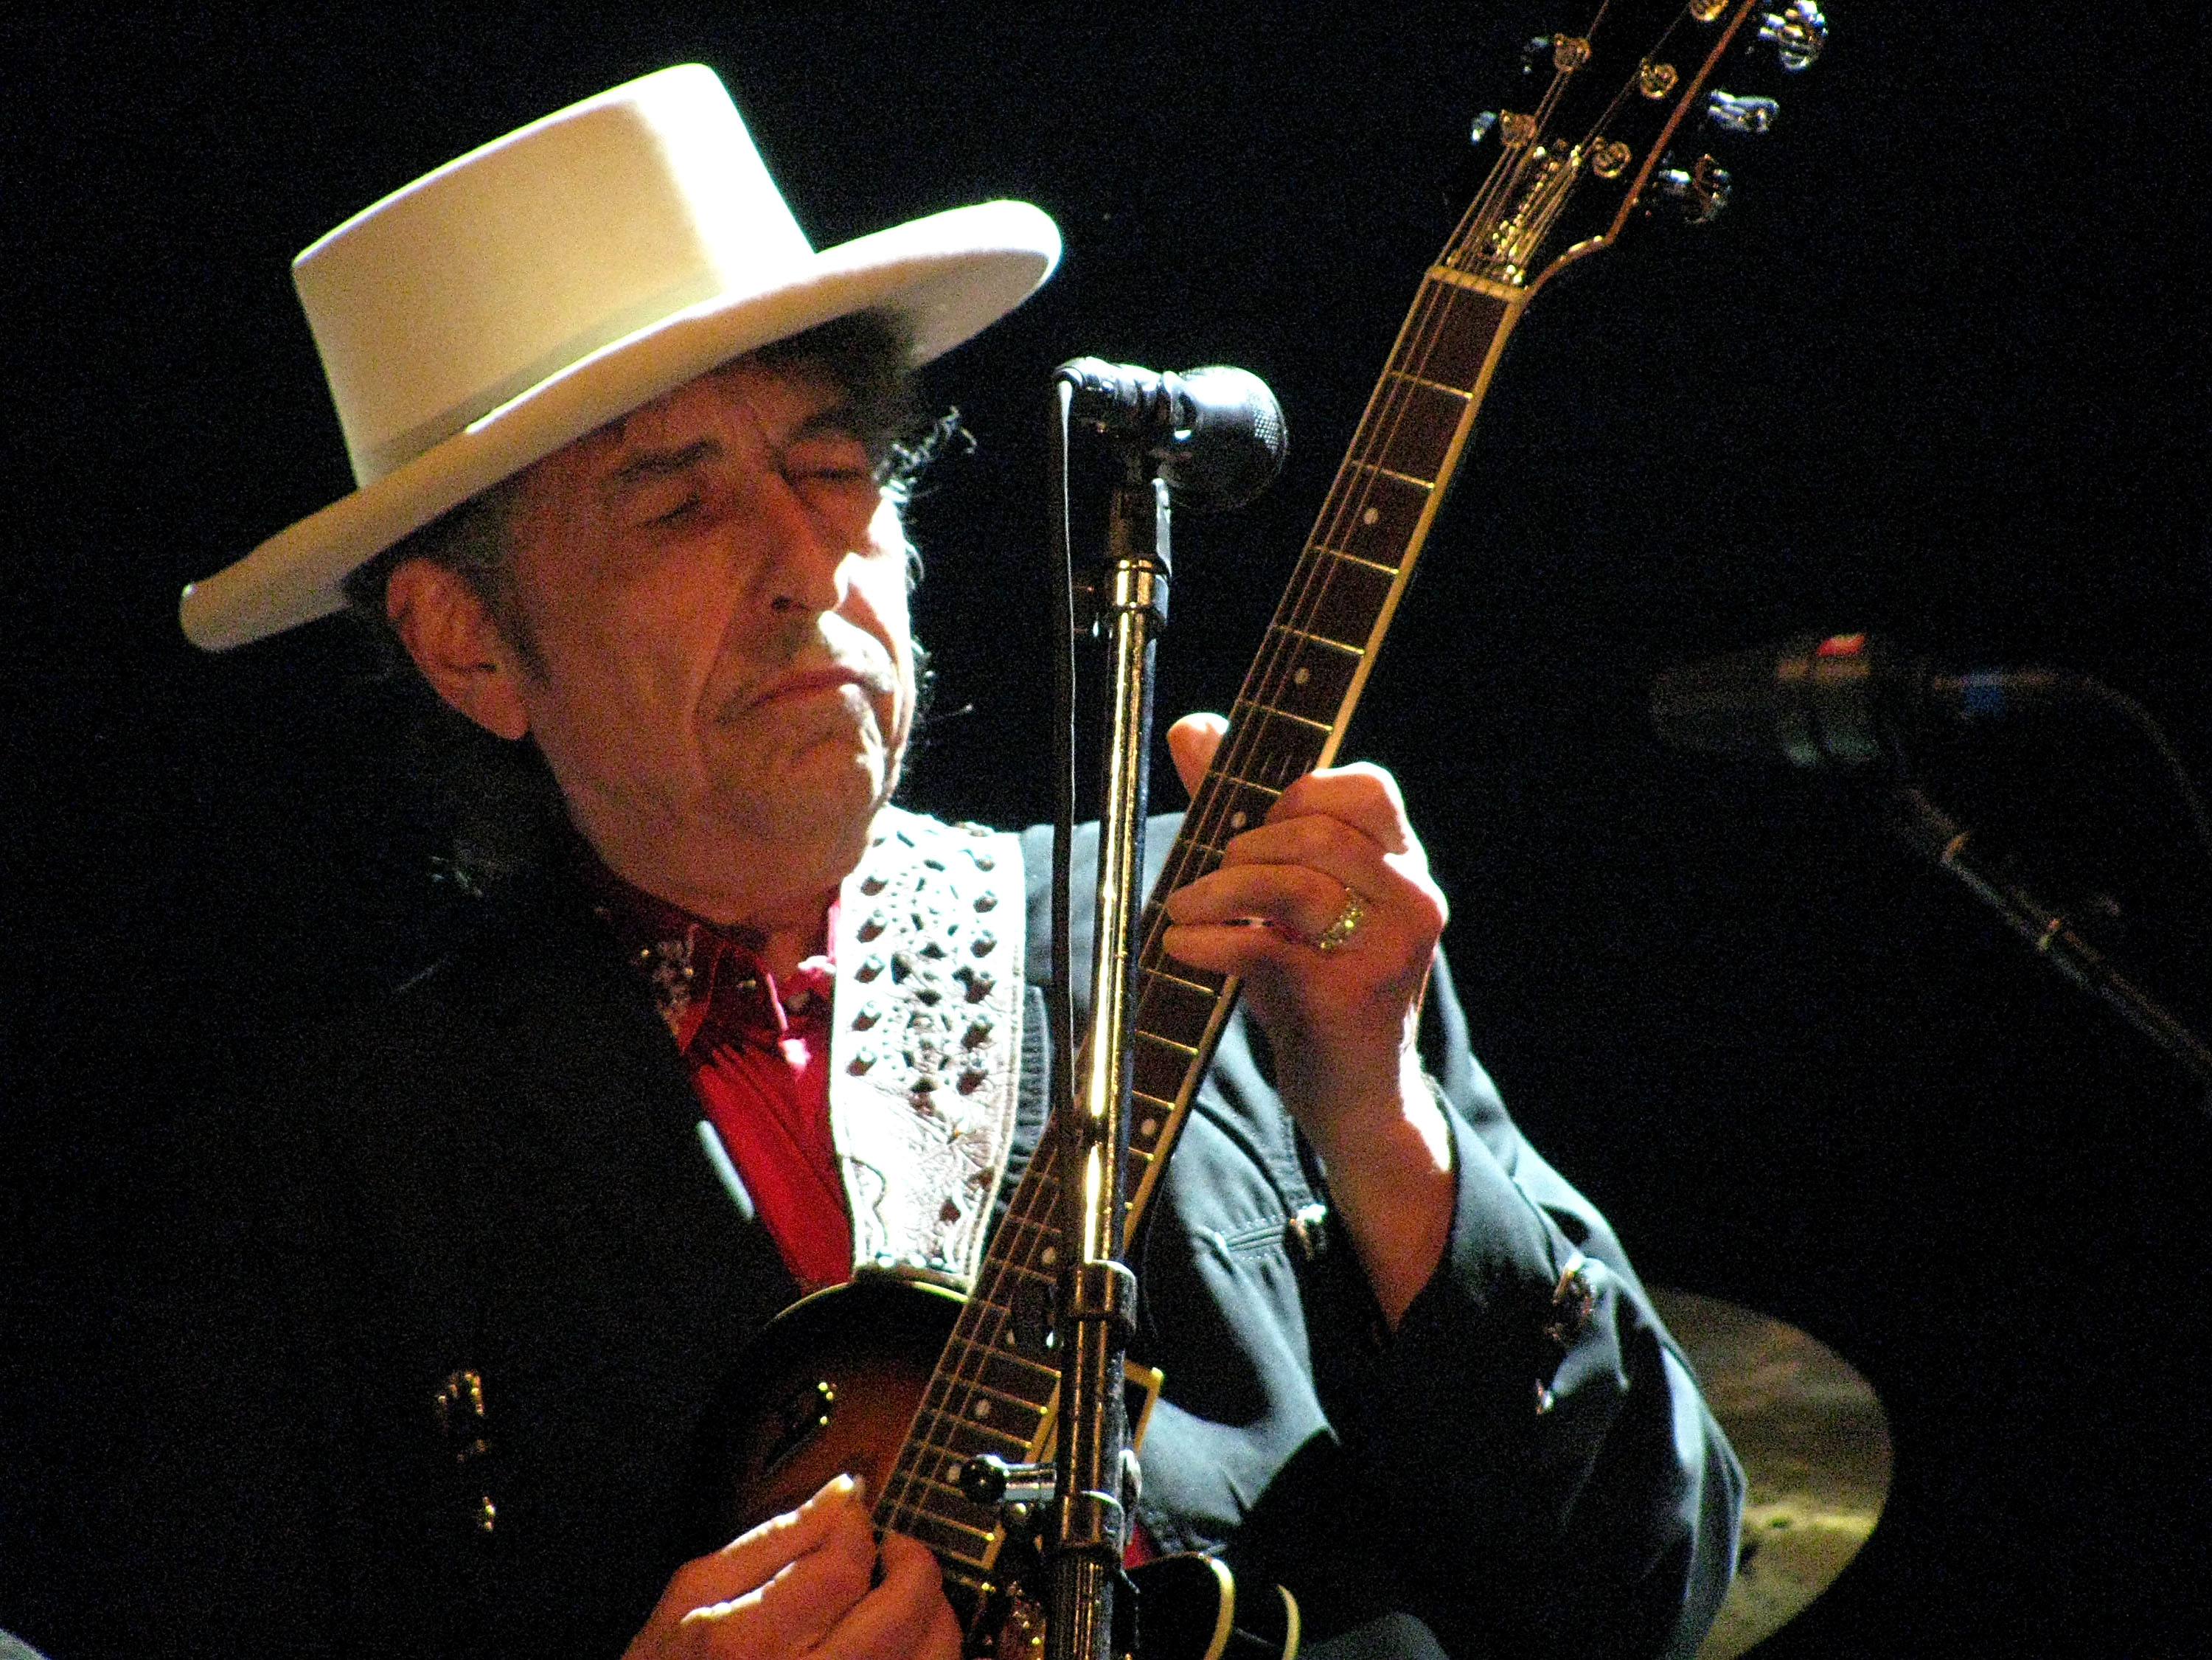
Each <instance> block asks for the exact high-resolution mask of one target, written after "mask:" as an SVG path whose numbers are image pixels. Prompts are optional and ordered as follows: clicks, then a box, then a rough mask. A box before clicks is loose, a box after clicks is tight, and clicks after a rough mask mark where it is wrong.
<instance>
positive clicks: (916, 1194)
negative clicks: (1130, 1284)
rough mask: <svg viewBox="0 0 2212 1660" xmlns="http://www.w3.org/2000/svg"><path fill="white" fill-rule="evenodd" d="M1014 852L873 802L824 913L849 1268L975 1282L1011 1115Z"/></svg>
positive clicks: (1014, 1100) (1013, 846) (999, 841)
mask: <svg viewBox="0 0 2212 1660" xmlns="http://www.w3.org/2000/svg"><path fill="white" fill-rule="evenodd" d="M1023 901H1024V894H1023V885H1022V855H1021V843H1020V842H1019V841H1018V839H1017V838H1016V837H1014V836H1007V835H1002V834H1000V833H998V832H995V831H993V830H986V829H984V828H983V827H982V826H981V825H980V824H942V823H939V821H938V820H936V819H934V818H924V817H922V816H921V815H919V814H916V813H910V812H902V811H901V810H899V809H897V808H896V807H886V808H885V809H884V811H883V812H881V813H880V814H878V817H877V818H876V823H875V827H874V829H873V830H872V833H871V835H870V838H869V847H868V851H867V853H866V855H865V856H863V858H862V859H861V860H860V866H859V867H858V868H857V869H856V870H854V873H852V874H851V875H850V876H848V877H847V878H846V879H845V885H844V888H843V891H842V899H841V901H840V903H839V905H838V908H837V910H838V915H837V949H836V959H837V989H836V1000H835V1002H834V1005H833V1006H834V1008H835V1009H836V1027H835V1031H834V1033H833V1035H832V1037H831V1040H830V1049H829V1061H830V1067H829V1124H830V1131H831V1134H833V1135H834V1137H835V1138H836V1145H837V1162H838V1165H839V1167H840V1169H841V1170H842V1173H843V1176H844V1179H845V1193H846V1198H847V1201H848V1206H849V1208H850V1210H851V1213H852V1218H853V1259H854V1263H855V1265H856V1266H860V1267H868V1266H875V1267H883V1268H908V1269H919V1270H921V1271H923V1272H925V1273H927V1274H929V1275H931V1276H932V1277H933V1278H942V1279H946V1280H957V1282H959V1283H960V1284H961V1285H962V1286H966V1285H967V1284H968V1283H969V1282H970V1281H972V1280H973V1279H974V1277H975V1268H976V1264H977V1263H978V1262H980V1261H981V1257H982V1252H983V1235H984V1230H985V1227H986V1225H987V1223H988V1221H989V1219H990V1215H991V1204H992V1201H993V1200H994V1198H995V1197H996V1196H997V1194H998V1189H999V1182H1000V1177H1002V1176H1003V1175H1004V1174H1005V1172H1006V1153H1007V1150H1008V1148H1009V1146H1011V1145H1012V1140H1013V1130H1014V1115H1015V1111H1016V1109H1017V1107H1018V1104H1019V1101H1018V1095H1019V1091H1020V1088H1021V1065H1020V1061H1021V1052H1022V1030H1021V1027H1022V944H1023V942H1022V933H1023V927H1024V910H1023Z"/></svg>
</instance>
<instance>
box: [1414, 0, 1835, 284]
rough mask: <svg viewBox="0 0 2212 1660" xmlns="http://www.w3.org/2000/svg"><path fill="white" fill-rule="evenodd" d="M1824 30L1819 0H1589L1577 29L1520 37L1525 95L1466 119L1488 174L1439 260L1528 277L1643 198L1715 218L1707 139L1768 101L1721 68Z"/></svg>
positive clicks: (1577, 252)
mask: <svg viewBox="0 0 2212 1660" xmlns="http://www.w3.org/2000/svg"><path fill="white" fill-rule="evenodd" d="M1827 38H1828V25H1827V20H1826V18H1825V17H1823V16H1822V15H1821V14H1820V6H1819V4H1818V3H1817V0H1657V3H1650V0H1645V3H1637V0H1600V3H1599V4H1598V6H1597V15H1596V16H1595V18H1594V19H1593V20H1592V21H1591V22H1590V23H1589V26H1588V27H1586V28H1585V29H1583V31H1582V32H1581V33H1565V32H1561V33H1555V34H1549V35H1544V36H1541V37H1540V38H1538V39H1537V40H1532V41H1530V42H1529V43H1528V49H1527V52H1526V54H1525V58H1524V63H1523V73H1524V76H1525V79H1526V81H1527V83H1528V88H1529V98H1528V107H1526V108H1523V109H1512V110H1502V111H1499V112H1497V113H1496V114H1495V115H1494V116H1486V117H1484V118H1482V119H1480V120H1478V121H1477V122H1476V124H1475V131H1474V138H1475V143H1476V145H1477V147H1478V153H1479V155H1480V159H1481V161H1483V162H1484V163H1486V176H1485V177H1484V179H1483V181H1482V183H1481V185H1480V187H1479V188H1478V189H1477V190H1476V192H1475V193H1474V199H1473V201H1472V203H1471V204H1469V205H1468V209H1467V211H1466V214H1465V216H1463V217H1462V220H1461V221H1460V224H1459V228H1458V229H1457V230H1456V231H1455V233H1454V234H1453V237H1452V240H1451V241H1450V243H1449V245H1448V246H1446V248H1445V250H1444V254H1443V264H1444V265H1448V266H1449V267H1451V268H1453V269H1454V270H1457V271H1464V272H1466V273H1468V275H1469V276H1472V277H1477V278H1479V279H1482V280H1483V281H1485V282H1486V283H1495V284H1498V285H1499V286H1502V287H1504V288H1509V289H1521V290H1525V291H1531V292H1533V291H1534V289H1537V288H1539V287H1541V285H1542V284H1543V283H1546V282H1547V281H1548V280H1549V279H1550V278H1551V277H1553V276H1554V275H1555V274H1556V273H1557V272H1558V271H1559V269H1560V268H1561V267H1562V266H1565V265H1568V264H1569V263H1571V261H1573V260H1576V259H1579V258H1583V257H1584V256H1585V255H1588V254H1590V253H1594V252H1597V250H1599V249H1600V248H1603V247H1608V246H1611V245H1612V244H1613V241H1614V240H1616V239H1618V237H1619V236H1620V233H1621V230H1622V228H1624V227H1625V226H1626V224H1627V223H1628V222H1629V220H1630V218H1631V217H1632V216H1633V215H1635V214H1637V213H1638V211H1639V210H1644V211H1650V210H1655V209H1657V208H1660V207H1662V206H1666V205H1668V204H1674V205H1675V206H1678V207H1679V208H1680V210H1681V211H1682V213H1683V214H1684V216H1686V217H1687V218H1688V219H1689V220H1690V221H1691V222H1693V223H1702V222H1705V221H1707V220H1710V219H1711V218H1712V217H1713V216H1715V215H1716V214H1717V213H1718V212H1719V211H1720V210H1722V209H1723V207H1725V206H1726V205H1727V204H1728V199H1729V188H1730V180H1729V174H1728V171H1727V169H1726V168H1724V167H1722V165H1721V164H1720V161H1718V159H1717V158H1716V157H1715V156H1714V155H1712V154H1711V153H1710V149H1709V148H1708V147H1709V146H1710V145H1711V144H1713V143H1718V142H1722V141H1723V135H1726V136H1753V135H1757V134H1759V133H1763V132H1765V131H1766V130H1767V129H1768V128H1769V127H1770V126H1771V125H1773V122H1774V119H1775V116H1776V113H1777V112H1778V105H1777V104H1776V102H1775V100H1773V99H1772V98H1770V97H1765V96H1761V95H1759V94H1755V93H1753V94H1747V93H1743V92H1740V91H1737V90H1735V86H1737V85H1741V82H1740V81H1737V80H1736V77H1735V75H1734V74H1733V73H1731V71H1734V70H1751V69H1753V67H1754V66H1756V67H1760V68H1763V67H1765V65H1766V64H1768V63H1770V62H1771V63H1775V64H1778V65H1779V67H1780V68H1781V69H1782V70H1784V71H1788V72H1793V73H1794V72H1795V71H1796V70H1803V69H1806V68H1808V67H1809V66H1810V65H1811V64H1813V63H1814V61H1815V60H1816V59H1817V58H1819V57H1820V52H1821V50H1822V48H1823V47H1825V46H1826V44H1827ZM1770 49H1771V58H1770V56H1769V52H1770ZM1723 76H1726V77H1728V78H1729V81H1730V82H1732V83H1733V84H1732V85H1728V86H1724V85H1723V84H1722V79H1723Z"/></svg>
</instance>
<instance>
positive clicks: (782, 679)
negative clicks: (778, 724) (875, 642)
mask: <svg viewBox="0 0 2212 1660" xmlns="http://www.w3.org/2000/svg"><path fill="white" fill-rule="evenodd" d="M848 686H855V687H858V688H859V689H860V692H861V694H862V695H863V696H866V697H870V698H875V697H882V696H889V695H890V690H891V688H890V686H888V685H886V684H883V681H882V677H880V676H878V675H874V674H871V673H869V672H866V670H863V669H858V668H843V667H835V668H823V669H802V670H799V671H797V672H793V673H790V674H780V675H777V676H776V677H775V678H774V679H772V680H770V681H769V683H768V684H766V685H763V686H762V687H760V688H759V689H758V690H756V691H754V692H753V693H752V695H751V696H748V697H743V698H740V699H738V700H737V701H736V702H732V704H731V705H730V707H729V708H728V709H727V710H726V712H725V714H724V715H723V718H724V719H725V720H726V721H734V720H742V719H743V718H744V717H745V716H746V715H749V714H757V713H758V712H759V711H760V710H762V709H764V708H770V707H772V706H774V705H775V704H778V703H784V702H799V700H801V699H803V698H807V697H817V696H823V695H824V694H834V693H837V692H842V690H844V689H845V688H846V687H848Z"/></svg>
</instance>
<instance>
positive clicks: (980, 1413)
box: [975, 1401, 991, 1418]
mask: <svg viewBox="0 0 2212 1660" xmlns="http://www.w3.org/2000/svg"><path fill="white" fill-rule="evenodd" d="M975 1415H976V1416H977V1417H978V1418H988V1417H989V1416H990V1415H991V1403H990V1402H988V1401H978V1402H976V1403H975Z"/></svg>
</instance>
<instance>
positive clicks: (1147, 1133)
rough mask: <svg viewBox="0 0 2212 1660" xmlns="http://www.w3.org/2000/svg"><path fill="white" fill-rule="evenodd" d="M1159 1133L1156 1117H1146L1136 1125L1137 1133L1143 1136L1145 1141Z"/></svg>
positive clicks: (1158, 1123)
mask: <svg viewBox="0 0 2212 1660" xmlns="http://www.w3.org/2000/svg"><path fill="white" fill-rule="evenodd" d="M1159 1133H1160V1121H1159V1120H1158V1119H1157V1118H1147V1119H1146V1120H1145V1122H1143V1123H1141V1124H1139V1125H1138V1126H1137V1134H1139V1135H1141V1136H1143V1137H1144V1138H1145V1140H1147V1141H1149V1140H1152V1138H1153V1137H1154V1136H1155V1135H1158V1134H1159Z"/></svg>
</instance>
